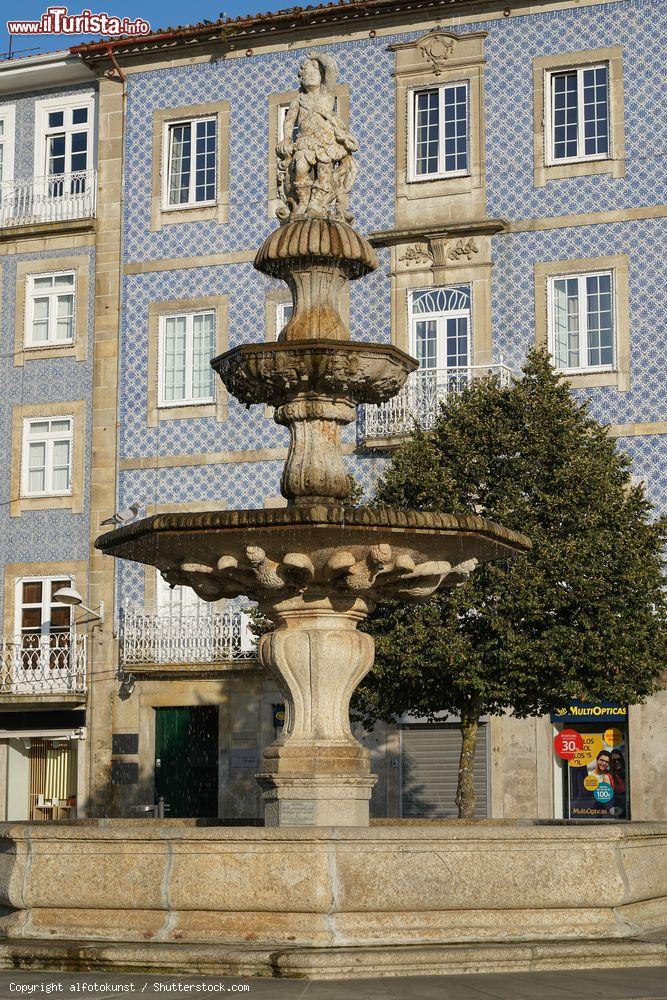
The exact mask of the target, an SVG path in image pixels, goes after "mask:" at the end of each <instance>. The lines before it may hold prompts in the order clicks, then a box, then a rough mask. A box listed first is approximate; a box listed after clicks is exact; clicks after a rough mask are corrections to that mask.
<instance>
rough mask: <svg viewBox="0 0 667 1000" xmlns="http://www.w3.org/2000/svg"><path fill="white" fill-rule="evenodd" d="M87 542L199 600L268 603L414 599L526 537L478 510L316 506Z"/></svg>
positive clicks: (121, 531) (170, 518)
mask: <svg viewBox="0 0 667 1000" xmlns="http://www.w3.org/2000/svg"><path fill="white" fill-rule="evenodd" d="M95 546H96V548H98V549H101V550H102V551H103V552H106V553H108V554H110V555H113V556H116V557H120V558H123V559H133V560H137V561H138V562H142V563H147V564H149V565H152V566H156V567H157V568H158V569H159V570H160V571H161V572H162V574H163V576H164V578H165V579H166V580H167V582H168V583H170V584H173V585H185V586H190V587H192V589H193V590H194V591H195V592H196V593H197V594H198V595H199V596H200V597H202V598H203V599H204V600H208V601H216V600H219V599H221V598H224V597H236V596H239V595H241V594H244V595H246V596H247V597H249V598H252V599H255V600H257V601H259V602H260V604H263V605H266V604H267V603H275V602H280V601H283V600H288V599H290V598H292V597H295V596H297V595H301V596H302V597H306V596H310V597H312V598H321V597H323V596H326V595H331V597H332V600H335V599H337V598H344V597H347V598H351V599H356V598H361V599H363V600H364V601H366V602H374V601H377V600H379V599H383V598H384V599H387V598H392V599H393V598H400V599H402V600H420V599H423V598H425V597H428V596H429V595H430V594H432V593H433V592H434V591H435V590H437V589H438V588H439V587H442V586H445V587H446V586H454V585H456V584H458V583H462V582H463V581H464V580H466V579H467V578H468V576H469V575H470V573H471V572H472V571H473V570H474V569H475V567H476V566H477V565H478V564H480V563H483V562H488V561H490V560H495V559H506V558H509V557H511V556H514V555H517V554H519V553H522V552H526V551H528V550H529V549H530V548H531V543H530V541H529V539H528V538H526V536H525V535H522V534H520V533H519V532H516V531H510V530H509V529H507V528H503V527H502V526H501V525H499V524H496V523H494V522H493V521H488V520H485V519H484V518H481V517H476V516H469V517H456V516H454V515H452V514H440V513H433V512H419V511H402V510H393V509H391V508H384V507H342V506H336V505H331V506H325V505H318V506H311V507H304V506H301V507H287V508H277V509H276V508H274V509H269V510H232V511H206V512H193V513H184V512H178V513H173V514H169V513H164V514H155V515H153V516H152V517H147V518H144V519H143V520H141V521H136V522H134V523H133V524H129V525H126V526H125V527H122V528H117V529H116V530H115V531H110V532H108V533H107V534H104V535H101V536H100V537H99V538H98V539H97V540H96V542H95Z"/></svg>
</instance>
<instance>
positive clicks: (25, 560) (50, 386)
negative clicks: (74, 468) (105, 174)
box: [0, 85, 95, 596]
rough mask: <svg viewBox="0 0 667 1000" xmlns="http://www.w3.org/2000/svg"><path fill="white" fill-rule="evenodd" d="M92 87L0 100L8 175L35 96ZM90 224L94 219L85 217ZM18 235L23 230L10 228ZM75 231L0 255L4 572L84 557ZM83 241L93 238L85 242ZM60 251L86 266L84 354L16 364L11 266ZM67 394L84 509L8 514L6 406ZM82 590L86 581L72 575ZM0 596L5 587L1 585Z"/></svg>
mask: <svg viewBox="0 0 667 1000" xmlns="http://www.w3.org/2000/svg"><path fill="white" fill-rule="evenodd" d="M93 94H94V90H93V89H92V88H91V86H90V85H86V86H81V85H72V86H67V87H58V88H50V89H43V90H40V91H31V92H29V93H20V94H17V95H12V96H11V97H9V98H5V97H3V98H2V99H0V113H1V112H2V108H3V106H4V105H6V104H11V105H13V106H14V108H15V135H14V180H15V181H27V180H29V179H30V178H32V177H33V176H34V175H35V173H38V174H39V173H40V172H41V171H40V170H39V169H38V170H35V165H34V155H35V152H34V150H35V120H36V111H35V106H36V102H38V101H40V100H44V99H52V98H61V97H65V98H67V97H72V96H75V95H76V96H81V97H82V98H89V97H91V95H93ZM91 226H92V223H91ZM16 233H17V234H18V235H19V236H20V235H21V231H20V230H19V229H17V230H16ZM81 242H82V241H81V240H79V242H78V244H77V241H76V238H75V237H68V236H67V235H66V234H65V235H62V234H60V237H58V234H57V233H55V234H54V235H53V237H52V238H51V241H50V244H49V246H50V248H49V247H47V248H46V249H39V250H31V251H30V252H22V251H21V246H22V244H21V242H20V240H19V241H18V242H17V250H16V252H14V253H11V254H7V255H3V256H0V292H1V298H0V355H1V357H0V386H1V391H2V400H3V406H2V412H1V417H0V435H1V439H0V440H1V446H2V452H3V454H4V455H5V456H6V457H7V461H6V470H7V474H6V475H5V476H3V478H2V483H0V572H1V573H3V574H4V571H5V566H6V564H8V563H22V564H29V563H55V564H58V563H60V562H73V561H81V562H86V561H87V560H88V549H89V499H88V498H89V484H90V451H91V449H90V428H91V415H92V387H93V358H92V345H93V333H94V315H95V309H94V304H95V303H94V293H95V250H94V246H92V245H90V246H82V245H80V244H81ZM88 242H89V243H90V242H92V240H89V241H88ZM63 256H66V257H68V258H71V257H80V258H82V259H83V260H85V265H84V269H85V272H86V273H87V278H88V302H87V303H85V304H84V303H82V302H78V303H77V309H80V308H85V309H86V311H87V316H88V329H87V343H88V349H87V354H86V358H85V360H77V359H75V358H74V357H72V356H69V357H51V358H44V359H39V358H36V357H35V356H34V355H31V356H30V357H29V358H26V359H25V361H24V363H23V364H19V365H17V364H16V363H15V361H16V360H17V355H16V352H17V340H16V337H17V334H16V331H15V315H16V310H15V306H16V296H17V267H18V266H19V265H20V264H21V263H23V262H31V261H34V262H35V263H39V265H40V270H43V269H44V268H42V265H43V264H44V263H45V262H47V261H48V259H49V258H62V257H63ZM72 401H84V402H85V409H86V421H85V422H86V432H85V442H84V468H83V477H84V482H83V510H82V512H81V513H73V512H72V511H71V510H67V509H62V510H60V509H57V510H24V511H23V512H22V513H21V515H20V516H17V517H13V516H10V500H11V501H15V500H16V499H17V497H16V496H11V495H10V494H11V489H12V483H11V480H10V475H9V465H10V462H9V456H11V454H12V412H13V409H15V408H17V407H21V406H22V405H25V406H31V405H41V404H44V403H59V402H62V403H63V411H62V412H63V413H64V414H66V413H67V412H68V404H69V403H71V402H72ZM77 585H79V586H81V587H82V588H83V589H84V590H85V585H86V581H85V580H81V581H77ZM0 590H1V593H2V595H3V596H4V594H5V590H4V587H2V588H0Z"/></svg>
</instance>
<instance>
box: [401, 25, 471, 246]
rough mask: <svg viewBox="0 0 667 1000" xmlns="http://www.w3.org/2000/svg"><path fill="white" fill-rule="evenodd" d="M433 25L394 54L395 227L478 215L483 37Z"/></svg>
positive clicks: (461, 219) (463, 218) (449, 220)
mask: <svg viewBox="0 0 667 1000" xmlns="http://www.w3.org/2000/svg"><path fill="white" fill-rule="evenodd" d="M485 38H486V32H483V31H479V32H470V33H469V34H465V35H456V34H453V33H452V32H449V31H442V30H439V29H435V30H434V31H430V32H428V33H427V34H425V35H422V36H421V38H417V39H415V40H414V41H411V42H402V43H399V44H396V45H392V46H390V48H391V49H392V51H394V52H395V54H396V69H395V75H396V226H397V227H399V228H400V227H402V226H418V225H420V224H421V225H423V224H425V223H428V222H431V223H435V224H442V223H447V222H451V221H454V220H456V221H458V222H460V221H463V220H467V219H481V218H483V217H484V216H485V214H486V198H485V178H484V39H485Z"/></svg>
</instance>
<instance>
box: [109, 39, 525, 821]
mask: <svg viewBox="0 0 667 1000" xmlns="http://www.w3.org/2000/svg"><path fill="white" fill-rule="evenodd" d="M299 79H300V83H301V90H300V93H299V94H298V96H297V97H296V98H295V99H294V100H293V101H292V103H291V105H290V106H289V109H288V111H287V116H286V119H285V125H284V133H285V135H286V136H291V137H292V138H290V139H287V140H285V141H283V142H282V143H281V145H280V146H279V147H278V150H277V153H278V160H279V171H278V173H279V190H280V194H281V197H282V207H281V209H280V210H279V216H280V217H281V219H282V225H281V226H280V227H279V228H278V229H277V230H276V231H275V232H273V233H272V234H271V235H270V236H269V237H268V239H267V240H266V242H265V243H264V245H263V246H262V248H261V249H260V250H259V252H258V254H257V256H256V258H255V267H256V268H257V270H259V271H262V272H263V273H264V274H268V275H270V276H271V277H273V278H279V279H281V280H282V281H284V282H286V283H287V285H288V286H289V288H290V291H291V293H292V299H293V305H294V309H293V314H292V317H291V319H290V320H289V322H288V323H287V325H286V327H285V329H284V330H282V331H281V333H280V337H279V340H278V342H277V343H271V344H266V343H263V344H244V345H243V346H241V347H236V348H234V349H233V350H231V351H228V352H227V353H226V354H223V355H221V356H220V357H217V358H214V359H213V361H212V362H211V364H212V365H213V367H214V369H215V370H216V371H217V373H218V374H219V376H220V378H221V379H222V381H223V382H224V383H225V385H226V387H227V388H228V390H229V391H230V392H231V393H232V394H233V395H234V396H236V398H237V399H239V400H241V402H243V403H246V404H248V405H250V404H252V403H268V404H270V405H271V406H273V407H274V419H275V420H276V422H277V423H279V424H283V425H285V426H287V427H289V430H290V447H289V454H288V457H287V461H286V463H285V468H284V472H283V476H282V484H281V488H282V493H283V495H284V496H285V497H286V498H287V501H288V506H287V508H286V509H278V510H246V511H228V512H224V513H210V514H209V513H203V514H201V513H200V514H160V515H157V516H155V517H151V518H147V519H145V520H143V521H139V522H137V523H134V524H132V525H130V526H128V527H125V528H120V529H118V530H117V531H112V532H110V533H109V534H106V535H103V536H102V537H101V538H100V539H98V541H97V545H98V546H99V547H100V548H101V549H102V550H103V551H104V552H108V553H110V554H112V555H114V556H118V557H121V558H126V559H135V560H139V561H141V562H144V563H149V564H151V565H154V566H157V568H158V569H159V570H160V571H161V573H162V575H163V577H164V578H165V580H166V581H167V582H168V583H170V584H172V585H178V586H189V587H192V588H193V590H194V591H195V592H196V593H197V594H198V595H199V597H201V598H203V599H205V600H208V601H217V600H219V599H220V598H225V597H227V598H231V597H237V596H239V595H245V596H247V597H250V598H252V599H254V600H255V601H257V603H258V604H259V608H260V610H261V612H262V613H263V614H264V615H266V616H267V618H269V619H270V620H271V621H272V622H273V623H274V625H275V629H274V630H273V631H272V632H271V633H270V634H267V635H264V636H263V637H262V638H261V640H260V642H259V649H258V655H259V659H260V662H261V663H262V665H263V666H264V667H265V668H266V669H267V670H268V671H270V673H271V674H273V675H274V676H275V677H276V679H277V680H278V683H279V685H280V687H281V689H282V690H283V693H284V696H285V705H286V723H285V726H284V732H283V735H282V737H281V738H280V739H278V740H277V741H276V742H275V743H274V744H273V745H272V746H270V747H268V748H267V749H266V750H265V752H264V762H263V768H262V772H261V773H260V774H258V775H257V779H258V781H259V782H260V784H261V786H262V789H263V794H264V799H265V822H266V824H267V825H268V826H276V825H283V824H289V825H311V826H312V825H315V826H321V825H327V824H333V823H335V824H337V825H349V826H365V825H368V802H369V799H370V795H371V790H372V787H373V784H374V783H375V778H374V776H373V775H371V773H370V765H369V754H368V751H367V750H365V749H364V748H363V747H362V746H361V744H360V743H359V742H358V741H357V740H356V739H355V738H354V736H353V735H352V732H351V729H350V722H349V703H350V697H351V695H352V693H353V691H354V690H355V688H356V686H357V685H358V684H359V682H360V681H361V679H362V678H363V677H364V675H365V674H366V673H367V672H368V670H369V669H370V667H371V665H372V663H373V640H372V639H371V638H370V636H368V635H366V634H365V633H363V632H359V631H358V630H357V625H358V624H359V622H361V621H363V619H364V618H365V617H366V615H367V614H368V613H369V611H370V610H372V608H373V606H374V604H375V602H376V601H378V600H381V599H383V598H394V599H398V600H404V601H419V600H423V599H425V598H427V597H429V596H430V595H431V594H432V593H433V592H434V591H435V590H437V589H438V588H439V587H453V586H457V585H458V584H461V583H463V582H464V581H465V580H466V579H467V577H468V576H469V574H470V573H471V572H472V571H473V570H474V569H475V567H476V566H477V565H478V564H479V563H482V562H485V561H487V560H490V559H502V558H507V557H508V556H512V555H514V554H516V553H518V552H522V551H525V550H526V549H528V548H529V547H530V542H529V541H528V540H527V539H526V538H525V537H524V536H522V535H519V534H517V533H516V532H513V531H508V530H507V529H505V528H503V527H501V526H500V525H497V524H493V523H491V522H489V521H485V520H483V519H482V518H478V517H463V518H458V517H453V516H451V515H447V514H432V513H428V514H426V513H418V512H413V511H407V512H406V511H398V510H388V509H373V508H363V507H362V508H357V507H353V506H345V500H346V498H347V497H348V496H349V493H350V477H349V475H348V473H347V470H346V468H345V464H344V461H343V457H342V453H341V436H340V435H341V428H342V427H343V426H344V425H345V424H349V423H350V422H351V421H353V420H354V418H355V415H356V407H357V405H358V404H360V403H381V402H384V401H385V400H387V399H389V398H390V397H391V396H394V395H395V394H396V393H397V392H398V391H399V389H400V388H401V386H402V385H403V384H404V382H405V379H406V378H407V376H408V374H409V373H410V372H411V371H413V370H414V369H415V368H416V367H417V362H416V361H415V360H414V359H413V358H411V357H409V356H408V355H406V354H404V353H403V352H402V351H399V350H398V349H397V348H396V347H392V346H390V345H385V344H367V343H354V342H352V341H351V340H350V333H349V330H348V329H347V327H346V326H345V323H344V322H343V319H342V317H341V313H340V299H341V295H342V293H343V292H344V290H345V287H346V285H347V284H348V283H349V282H350V281H353V280H355V279H358V278H361V277H363V276H364V275H366V274H368V273H370V272H371V271H373V270H374V269H375V268H376V267H377V266H378V265H377V261H376V258H375V254H374V251H373V249H372V247H371V246H370V244H369V243H368V242H367V240H365V239H364V237H363V236H360V235H359V233H357V232H356V231H355V230H354V229H353V228H352V226H351V222H352V216H351V215H350V213H349V192H350V188H351V186H352V182H353V180H354V177H355V174H356V165H355V161H354V158H353V154H354V152H355V151H356V149H357V142H356V140H355V139H354V137H353V136H352V135H351V134H350V132H349V131H348V129H347V127H346V126H345V124H344V123H343V121H342V120H341V119H340V118H339V117H338V116H337V115H336V114H335V112H334V85H335V80H336V64H335V62H334V60H333V59H332V58H331V57H330V56H327V55H323V54H321V53H318V52H313V53H310V54H309V55H308V57H307V58H306V59H305V61H304V63H303V66H302V67H301V71H300V73H299Z"/></svg>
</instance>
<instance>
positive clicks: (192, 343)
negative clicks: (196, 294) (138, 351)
mask: <svg viewBox="0 0 667 1000" xmlns="http://www.w3.org/2000/svg"><path fill="white" fill-rule="evenodd" d="M214 354H215V312H214V311H213V310H210V311H205V312H196V313H183V314H181V315H174V316H162V317H161V319H160V406H181V405H187V404H192V403H210V402H212V401H213V399H214V396H215V382H214V375H213V369H212V368H211V366H210V364H209V362H210V360H211V358H212V357H213V355H214Z"/></svg>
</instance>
